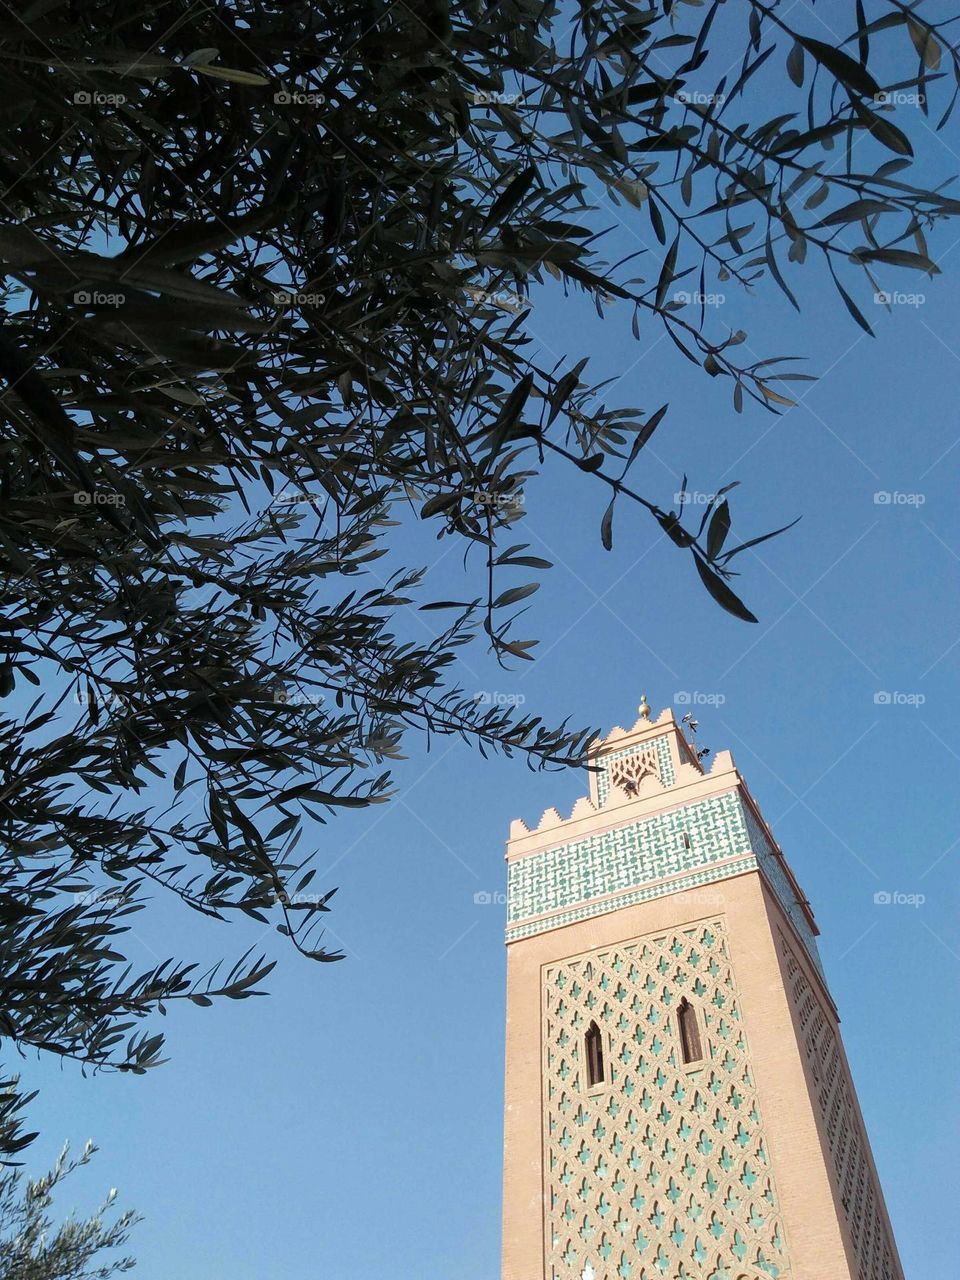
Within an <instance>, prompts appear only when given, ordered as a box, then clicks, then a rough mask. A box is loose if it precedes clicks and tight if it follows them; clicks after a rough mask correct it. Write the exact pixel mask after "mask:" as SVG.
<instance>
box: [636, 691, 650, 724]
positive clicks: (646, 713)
mask: <svg viewBox="0 0 960 1280" xmlns="http://www.w3.org/2000/svg"><path fill="white" fill-rule="evenodd" d="M638 709H639V711H640V719H641V720H649V719H650V703H649V702H647V695H646V694H645V693H641V695H640V706H639V708H638Z"/></svg>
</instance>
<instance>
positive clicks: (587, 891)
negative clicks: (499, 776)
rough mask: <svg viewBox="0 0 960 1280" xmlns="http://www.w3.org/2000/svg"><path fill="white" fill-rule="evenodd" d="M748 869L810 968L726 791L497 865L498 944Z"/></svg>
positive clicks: (762, 853)
mask: <svg viewBox="0 0 960 1280" xmlns="http://www.w3.org/2000/svg"><path fill="white" fill-rule="evenodd" d="M731 859H736V861H733V862H731V861H730V860H731ZM718 863H722V864H723V865H722V866H720V867H718V866H717V865H716V864H718ZM757 868H760V870H762V872H763V873H764V876H765V878H766V880H767V882H768V884H769V885H770V887H771V889H772V890H773V892H774V893H775V894H776V895H777V898H778V899H779V901H780V903H781V905H782V907H783V909H784V911H785V912H786V914H787V917H788V918H789V920H790V921H791V922H792V923H793V925H794V927H795V928H796V930H797V933H798V934H799V936H800V937H801V938H802V939H803V941H804V943H805V944H806V947H807V950H808V951H809V953H810V957H811V959H812V960H813V962H814V963H815V964H816V965H817V967H818V968H820V956H819V953H818V951H817V944H816V939H815V937H814V934H813V931H812V930H811V928H810V924H809V922H808V920H807V917H806V914H805V913H804V911H803V909H802V907H801V906H800V903H799V902H798V901H797V899H796V896H795V894H794V890H793V886H792V885H791V883H790V880H789V879H788V877H787V875H786V873H785V871H784V870H783V866H782V864H781V862H780V859H779V858H777V857H776V856H775V855H774V851H773V848H772V846H771V845H770V842H769V840H768V839H767V837H766V835H765V833H764V831H763V828H762V827H761V826H760V824H759V823H758V822H757V821H756V819H755V818H754V816H753V814H752V812H751V811H750V809H749V808H748V807H747V806H746V805H745V804H744V803H743V801H742V799H741V797H740V794H739V792H738V791H736V790H732V791H728V792H725V793H724V794H722V795H719V796H711V797H710V798H709V799H707V800H699V801H696V802H694V803H692V804H687V805H680V806H678V807H677V808H675V809H670V810H668V811H666V812H665V813H658V814H654V815H653V816H652V817H650V818H646V819H644V820H643V821H640V822H632V823H626V824H624V825H623V826H621V827H615V828H614V829H613V830H610V831H602V832H598V833H596V834H595V835H590V836H585V837H583V838H582V839H580V840H574V841H571V842H570V843H568V844H563V845H558V846H555V847H554V848H552V849H544V850H543V851H542V852H541V853H532V854H530V855H528V856H527V857H525V858H517V859H516V860H515V861H514V862H511V863H510V864H509V866H508V868H507V941H508V942H514V941H516V940H518V939H519V938H527V937H530V936H532V935H533V934H537V933H544V932H546V930H548V929H557V928H560V927H561V926H562V925H566V924H574V923H576V922H577V921H579V920H588V919H591V918H592V917H594V916H598V915H604V914H606V913H607V912H609V911H616V910H618V909H619V908H620V907H628V906H634V905H635V904H636V903H639V902H647V901H649V900H650V899H652V898H659V897H663V896H665V895H666V894H670V893H677V892H679V891H680V890H686V889H691V888H697V887H699V886H701V885H707V884H712V883H714V882H716V881H717V880H723V879H725V878H726V877H727V876H731V875H740V874H741V873H742V872H744V871H753V870H756V869H757ZM652 881H657V882H664V881H665V883H655V884H652V883H651V882H652ZM644 885H646V886H647V887H646V888H644V887H643V886H644ZM534 917H535V918H534ZM821 972H822V970H821Z"/></svg>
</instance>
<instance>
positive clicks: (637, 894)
mask: <svg viewBox="0 0 960 1280" xmlns="http://www.w3.org/2000/svg"><path fill="white" fill-rule="evenodd" d="M756 867H757V860H756V858H754V857H753V855H752V854H751V855H750V856H749V857H746V858H738V859H737V861H736V862H730V863H725V864H724V865H723V866H722V867H716V868H710V869H709V870H706V871H698V872H695V873H694V874H693V875H689V876H684V877H683V878H682V879H680V880H671V881H670V882H669V884H665V885H664V884H657V885H652V886H651V887H650V888H649V889H634V890H632V891H631V892H630V893H622V894H619V895H618V896H617V897H616V898H607V899H604V901H603V902H594V903H588V904H587V905H585V906H582V907H577V908H576V910H574V911H562V912H560V913H559V914H558V915H553V916H550V917H549V918H547V919H545V920H534V921H532V922H531V923H530V924H521V925H516V926H514V928H512V929H508V930H507V941H508V942H515V941H516V940H517V939H518V938H529V937H531V936H532V935H533V934H535V933H543V932H544V931H545V930H547V929H559V928H560V927H561V926H562V925H565V924H575V923H576V922H577V921H578V920H589V919H591V918H592V917H593V916H602V915H606V913H607V912H608V911H618V910H619V909H620V908H621V907H633V906H636V904H637V903H638V902H649V901H650V900H651V899H652V898H661V897H663V896H664V895H665V894H667V893H679V892H680V891H681V890H687V889H696V888H699V887H700V886H701V885H707V884H716V883H717V882H718V881H720V880H726V879H727V878H728V877H730V876H738V875H742V874H743V872H744V871H755V870H756ZM718 899H719V895H718V894H716V893H712V894H710V895H709V896H707V895H704V900H703V906H704V909H710V910H716V908H717V907H718V906H719V905H721V904H720V903H719V901H718Z"/></svg>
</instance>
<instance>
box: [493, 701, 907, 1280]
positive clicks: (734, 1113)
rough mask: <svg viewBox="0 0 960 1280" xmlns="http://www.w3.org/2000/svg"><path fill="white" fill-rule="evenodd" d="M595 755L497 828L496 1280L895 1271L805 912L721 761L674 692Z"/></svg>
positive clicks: (747, 1279) (844, 1275) (809, 1277)
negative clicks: (670, 703) (677, 711)
mask: <svg viewBox="0 0 960 1280" xmlns="http://www.w3.org/2000/svg"><path fill="white" fill-rule="evenodd" d="M644 710H646V708H644ZM593 758H594V760H595V761H596V762H597V763H598V764H600V765H603V763H604V760H606V761H607V762H608V763H609V764H610V765H611V766H612V767H611V768H610V769H609V773H608V775H607V776H606V777H605V776H604V775H603V774H600V775H599V780H598V775H597V774H596V773H594V774H593V775H592V777H591V786H590V797H589V798H585V799H584V800H581V801H578V802H577V804H576V806H575V807H574V810H573V812H572V814H571V815H570V817H569V818H567V819H564V818H562V817H561V816H560V814H559V813H557V812H556V810H548V811H547V813H546V814H545V815H544V817H543V818H542V819H541V822H540V823H539V824H538V825H537V826H536V827H534V828H533V829H530V828H528V827H527V826H526V825H525V824H523V823H520V822H515V823H514V824H513V827H512V830H511V840H510V842H509V844H508V848H507V859H508V864H509V866H510V870H511V875H510V877H509V878H508V920H509V928H508V933H507V938H508V949H507V1060H506V1085H505V1094H506V1118H505V1152H504V1242H503V1280H768V1278H772V1280H902V1272H901V1270H900V1267H899V1263H898V1261H897V1256H896V1247H895V1245H894V1243H893V1236H892V1232H891V1231H890V1228H889V1222H888V1220H887V1217H886V1211H885V1209H884V1206H883V1199H882V1194H881V1192H880V1186H879V1182H878V1180H877V1177H876V1171H875V1169H874V1166H873V1162H872V1159H871V1157H870V1153H869V1148H868V1145H867V1142H866V1137H865V1133H864V1130H863V1125H862V1120H861V1118H860V1115H859V1110H858V1108H857V1105H856V1097H855V1094H854V1092H853V1086H852V1083H851V1082H850V1078H849V1072H848V1069H847V1067H846V1063H845V1060H844V1058H843V1051H842V1046H841V1044H840V1040H839V1033H838V1030H837V1020H836V1012H835V1010H834V1007H833V1003H832V1001H831V999H830V995H829V992H828V990H827V988H826V986H825V983H824V978H823V975H822V972H821V970H820V967H819V958H818V956H817V952H816V944H815V936H816V932H817V930H816V924H815V922H814V919H813V916H812V913H811V911H810V907H809V904H808V903H807V901H806V899H805V898H804V896H803V894H802V892H801V890H800V888H799V886H798V884H797V882H796V879H795V877H794V876H793V873H792V872H791V870H790V868H789V867H788V866H787V864H786V862H785V860H784V858H783V854H782V852H781V850H780V849H779V847H778V846H777V844H776V842H775V840H774V838H773V836H772V833H771V832H770V830H769V828H768V827H767V826H766V824H765V823H764V822H763V818H762V817H761V815H760V813H759V810H758V809H757V807H756V805H755V803H754V801H753V800H752V798H751V797H750V795H749V792H748V791H747V789H746V786H745V784H744V783H743V780H742V778H741V777H740V775H739V774H738V773H737V771H736V768H735V766H734V764H733V761H732V759H731V758H730V756H729V754H728V753H726V752H723V753H721V754H720V756H719V757H718V758H717V759H716V760H715V761H714V764H713V767H712V769H711V770H710V771H709V772H705V771H704V770H703V769H702V768H701V767H700V764H699V762H698V761H697V758H696V755H695V753H694V752H693V751H692V750H691V748H690V747H689V745H688V744H687V743H686V741H685V740H684V738H683V735H682V732H681V729H680V726H679V725H677V724H676V723H675V721H674V720H673V717H672V715H671V714H670V713H669V712H665V713H663V714H662V715H661V716H660V717H659V718H658V719H657V720H656V721H655V722H651V721H650V720H648V719H647V718H646V716H645V715H642V716H641V720H640V721H638V722H637V724H636V725H635V726H634V727H633V729H631V730H630V731H628V732H625V731H624V730H622V729H618V730H615V731H614V732H613V733H612V734H611V735H610V736H609V737H608V738H607V739H606V740H605V741H603V742H599V743H597V744H595V746H594V750H593ZM527 860H530V861H529V862H528V861H527ZM523 863H526V864H527V865H526V867H524V866H522V865H521V864H523ZM531 869H532V870H531ZM681 1001H686V1003H687V1005H689V1006H690V1008H689V1009H687V1010H686V1012H685V1013H684V1027H685V1034H684V1038H683V1039H681V1037H680V1035H679V1012H678V1011H679V1009H680V1002H681ZM691 1019H692V1020H693V1021H692V1022H691ZM591 1026H594V1027H595V1028H596V1031H594V1030H591ZM691 1028H692V1030H691ZM588 1031H589V1034H590V1041H589V1053H588V1043H587V1040H586V1036H587V1033H588ZM598 1035H599V1044H600V1048H601V1050H602V1053H601V1057H602V1079H601V1080H599V1081H593V1080H591V1078H590V1077H591V1075H595V1074H596V1072H597V1070H598V1061H597V1044H598V1039H597V1036H598ZM691 1036H692V1039H691ZM691 1044H692V1045H693V1050H691ZM691 1053H692V1056H691ZM588 1057H589V1065H588Z"/></svg>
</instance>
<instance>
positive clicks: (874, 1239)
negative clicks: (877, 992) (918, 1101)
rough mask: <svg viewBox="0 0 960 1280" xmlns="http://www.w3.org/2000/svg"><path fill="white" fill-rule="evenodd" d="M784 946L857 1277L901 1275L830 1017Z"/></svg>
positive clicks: (889, 1279) (885, 1279) (887, 1279)
mask: <svg viewBox="0 0 960 1280" xmlns="http://www.w3.org/2000/svg"><path fill="white" fill-rule="evenodd" d="M780 947H781V950H782V953H783V956H784V959H785V961H786V966H787V979H788V991H789V993H790V996H791V998H792V1001H793V1006H794V1010H795V1013H796V1017H797V1021H798V1024H799V1026H800V1031H801V1036H802V1044H803V1048H804V1052H805V1054H806V1058H807V1062H808V1063H809V1065H810V1070H811V1073H812V1075H813V1079H814V1081H815V1083H816V1087H817V1096H816V1101H817V1105H818V1108H819V1111H820V1118H821V1122H822V1124H823V1127H824V1129H825V1130H826V1134H827V1142H828V1144H829V1147H830V1154H831V1156H832V1158H833V1165H834V1170H835V1172H836V1177H837V1185H838V1186H839V1187H840V1188H841V1197H842V1204H843V1209H844V1212H845V1214H846V1219H847V1226H848V1228H849V1230H850V1236H851V1238H852V1240H853V1245H854V1249H855V1250H856V1255H857V1266H858V1272H857V1274H858V1277H859V1280H903V1272H902V1271H901V1270H900V1267H899V1265H898V1264H897V1262H896V1260H895V1255H894V1252H893V1248H892V1245H891V1241H890V1239H889V1236H888V1234H887V1228H886V1223H885V1221H884V1217H883V1214H882V1213H881V1211H880V1200H879V1191H878V1188H877V1186H876V1184H875V1181H874V1177H873V1173H872V1171H871V1168H870V1164H869V1162H868V1160H867V1156H866V1151H867V1142H866V1137H865V1135H864V1132H863V1130H862V1128H861V1125H860V1120H859V1117H858V1112H857V1107H856V1105H855V1103H854V1093H853V1084H852V1082H851V1080H850V1077H849V1074H848V1072H847V1070H846V1068H845V1066H844V1063H843V1058H842V1057H841V1054H840V1046H839V1043H838V1040H837V1035H836V1033H835V1031H834V1029H833V1025H832V1020H831V1019H830V1018H829V1017H828V1015H827V1014H826V1012H825V1011H824V1009H823V1006H822V1005H821V1003H820V1000H819V999H818V997H817V995H816V993H815V992H814V991H813V990H812V989H811V987H810V984H809V983H808V982H807V979H806V976H805V975H804V972H803V970H802V968H801V967H800V965H799V963H798V962H797V958H796V956H795V955H794V954H793V952H792V951H791V950H790V947H789V945H788V944H787V942H786V939H784V938H783V937H782V936H781V938H780Z"/></svg>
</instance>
